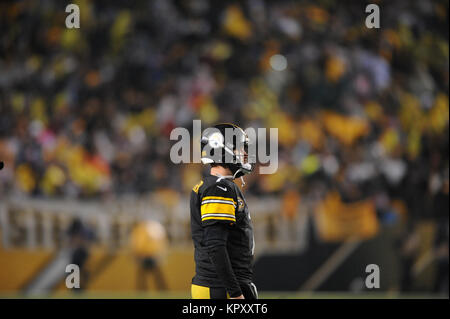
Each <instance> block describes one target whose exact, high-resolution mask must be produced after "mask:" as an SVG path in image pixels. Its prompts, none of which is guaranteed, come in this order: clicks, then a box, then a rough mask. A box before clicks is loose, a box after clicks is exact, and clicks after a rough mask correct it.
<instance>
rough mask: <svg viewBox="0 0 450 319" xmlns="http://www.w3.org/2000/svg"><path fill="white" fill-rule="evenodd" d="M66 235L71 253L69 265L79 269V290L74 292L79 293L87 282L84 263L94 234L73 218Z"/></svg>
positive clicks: (80, 221)
mask: <svg viewBox="0 0 450 319" xmlns="http://www.w3.org/2000/svg"><path fill="white" fill-rule="evenodd" d="M67 235H68V237H69V247H70V249H71V251H72V253H71V260H70V263H71V264H75V265H77V266H78V267H79V268H80V288H77V289H75V291H76V292H81V291H82V290H84V289H85V288H86V285H87V284H88V282H89V272H88V271H87V269H86V261H87V260H88V258H89V246H90V245H91V243H92V242H93V241H94V240H95V234H94V232H93V231H92V229H91V228H90V227H88V226H87V225H86V224H85V223H83V221H82V220H81V219H80V218H75V219H74V220H73V221H72V223H71V224H70V226H69V228H68V229H67Z"/></svg>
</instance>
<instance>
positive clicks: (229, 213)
mask: <svg viewBox="0 0 450 319" xmlns="http://www.w3.org/2000/svg"><path fill="white" fill-rule="evenodd" d="M235 211H236V195H235V194H234V193H233V191H232V190H231V189H230V187H229V186H228V187H227V186H226V185H220V184H216V185H213V186H212V187H210V188H209V189H208V190H206V191H205V193H204V195H203V197H202V201H201V215H202V216H201V217H202V224H203V226H204V227H205V234H204V235H205V237H204V243H205V246H206V247H207V249H208V254H209V258H210V260H211V263H212V264H213V265H214V267H215V269H216V272H217V275H218V276H219V278H220V279H221V280H222V282H223V284H224V287H225V289H226V290H227V292H228V294H229V295H230V297H231V298H236V297H241V296H242V291H241V288H240V286H239V283H238V281H237V279H236V276H235V274H234V271H233V268H232V266H231V262H230V258H229V256H228V252H227V239H228V233H229V227H231V225H232V224H234V223H235V222H236V215H235Z"/></svg>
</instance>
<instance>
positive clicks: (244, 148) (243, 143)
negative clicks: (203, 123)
mask: <svg viewBox="0 0 450 319" xmlns="http://www.w3.org/2000/svg"><path fill="white" fill-rule="evenodd" d="M249 143H250V141H249V138H248V136H247V133H245V132H244V130H243V129H242V128H240V127H239V126H237V125H234V124H231V123H224V124H217V125H215V126H213V127H210V128H207V129H205V130H204V131H203V134H202V137H201V152H202V153H201V160H202V163H203V164H220V165H221V166H224V167H227V168H229V169H230V170H231V172H232V173H233V178H238V177H242V176H244V175H245V174H249V173H251V172H252V171H253V168H254V163H251V162H253V161H252V159H253V156H250V155H249V154H248V151H249Z"/></svg>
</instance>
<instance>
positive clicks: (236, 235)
mask: <svg viewBox="0 0 450 319" xmlns="http://www.w3.org/2000/svg"><path fill="white" fill-rule="evenodd" d="M190 206H191V232H192V240H193V242H194V248H195V253H194V258H195V264H196V266H195V272H196V274H195V276H194V278H193V279H192V283H193V284H196V285H203V286H208V287H223V283H222V281H221V280H220V279H219V278H218V276H217V274H216V271H215V269H214V265H213V264H212V263H211V261H210V259H209V257H208V252H207V249H206V247H205V245H204V230H205V227H208V226H209V225H212V224H214V223H225V224H226V225H227V227H228V229H229V233H228V240H227V252H228V256H229V258H230V262H231V266H232V268H233V271H234V274H235V276H236V279H237V280H238V281H239V282H249V281H251V279H252V274H253V269H252V268H253V253H254V244H255V243H254V237H253V226H252V222H251V218H250V214H249V210H248V207H247V203H246V202H245V198H244V196H243V194H242V192H241V190H240V189H239V187H238V186H237V185H236V184H235V183H234V182H233V181H231V180H229V179H226V178H223V177H218V176H213V175H208V176H206V177H205V178H204V179H203V180H202V181H201V182H200V183H198V184H197V185H196V186H195V187H194V188H193V190H192V192H191V202H190Z"/></svg>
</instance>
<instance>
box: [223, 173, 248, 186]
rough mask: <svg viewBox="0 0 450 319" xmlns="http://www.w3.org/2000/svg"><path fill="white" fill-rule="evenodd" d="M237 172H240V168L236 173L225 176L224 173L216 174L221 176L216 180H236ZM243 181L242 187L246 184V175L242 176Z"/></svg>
mask: <svg viewBox="0 0 450 319" xmlns="http://www.w3.org/2000/svg"><path fill="white" fill-rule="evenodd" d="M237 173H239V170H237V171H236V173H234V175H225V176H223V175H220V174H216V176H217V177H219V178H218V179H217V181H216V182H220V181H221V180H222V179H231V180H235V179H236V174H237ZM241 181H242V187H244V186H245V181H244V176H241Z"/></svg>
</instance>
